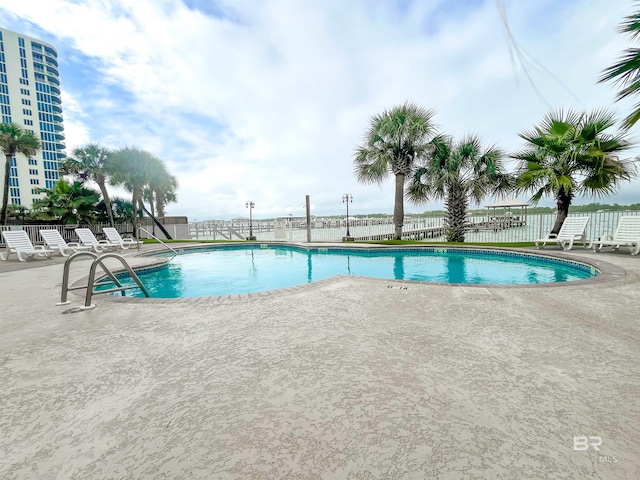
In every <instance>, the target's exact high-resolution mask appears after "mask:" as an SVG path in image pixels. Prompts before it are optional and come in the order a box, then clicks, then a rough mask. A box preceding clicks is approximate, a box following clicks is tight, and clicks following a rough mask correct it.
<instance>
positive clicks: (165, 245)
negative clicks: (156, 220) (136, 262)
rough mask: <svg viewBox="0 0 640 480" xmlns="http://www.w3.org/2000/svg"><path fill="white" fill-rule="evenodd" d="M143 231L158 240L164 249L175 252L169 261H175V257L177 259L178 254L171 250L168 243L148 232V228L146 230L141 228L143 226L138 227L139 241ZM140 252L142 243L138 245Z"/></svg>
mask: <svg viewBox="0 0 640 480" xmlns="http://www.w3.org/2000/svg"><path fill="white" fill-rule="evenodd" d="M141 231H142V232H144V233H146V234H147V235H149V236H151V237H152V238H154V239H156V240H157V241H158V242H160V243H161V244H162V245H163V246H164V247H166V248H168V249H169V250H171V251H172V252H173V257H171V258H170V259H169V261H171V260H173V259H174V257H175V256H176V255H178V252H177V251H176V250H175V249H174V248H171V247H170V246H169V245H167V244H166V243H164V242H163V241H162V240H160V239H159V238H158V237H156V236H155V235H154V234H153V233H151V232H150V231H149V230H147V229H146V228H144V227H141V226H139V227H138V239H140V232H141ZM138 251H140V243H138Z"/></svg>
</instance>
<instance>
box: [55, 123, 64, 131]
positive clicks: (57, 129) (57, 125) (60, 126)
mask: <svg viewBox="0 0 640 480" xmlns="http://www.w3.org/2000/svg"><path fill="white" fill-rule="evenodd" d="M53 129H54V130H55V131H56V132H62V131H63V130H64V127H63V126H62V123H54V124H53Z"/></svg>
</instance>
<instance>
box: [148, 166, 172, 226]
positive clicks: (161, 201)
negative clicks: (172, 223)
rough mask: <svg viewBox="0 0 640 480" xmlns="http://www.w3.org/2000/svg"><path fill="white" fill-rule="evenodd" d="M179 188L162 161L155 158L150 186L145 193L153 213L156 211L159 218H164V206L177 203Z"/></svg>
mask: <svg viewBox="0 0 640 480" xmlns="http://www.w3.org/2000/svg"><path fill="white" fill-rule="evenodd" d="M177 187H178V180H177V179H176V178H175V177H174V176H173V175H171V174H170V173H169V171H168V170H167V167H166V166H165V164H164V162H162V160H160V159H158V158H155V157H154V160H153V162H152V164H151V173H150V176H149V184H148V187H147V188H145V191H144V192H143V197H144V199H145V200H147V202H149V206H150V210H151V213H153V212H154V211H155V212H156V214H157V215H158V217H164V206H165V205H166V204H167V203H169V202H170V201H176V198H177V197H176V192H175V190H176V188H177Z"/></svg>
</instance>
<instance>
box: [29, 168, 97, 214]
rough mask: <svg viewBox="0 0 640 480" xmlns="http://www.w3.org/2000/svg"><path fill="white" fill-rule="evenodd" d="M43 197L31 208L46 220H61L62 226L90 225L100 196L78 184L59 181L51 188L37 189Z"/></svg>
mask: <svg viewBox="0 0 640 480" xmlns="http://www.w3.org/2000/svg"><path fill="white" fill-rule="evenodd" d="M38 193H44V194H45V197H44V198H42V199H40V200H36V201H35V202H33V208H34V209H35V210H38V212H39V215H40V216H41V217H43V218H46V219H53V220H61V221H62V223H64V224H71V223H91V222H94V221H95V219H96V207H97V204H98V201H99V200H100V196H99V195H98V193H97V192H95V191H93V190H90V189H88V188H85V187H84V186H83V185H82V183H80V182H73V183H71V184H70V183H67V182H66V181H65V180H64V179H61V180H59V181H58V182H56V184H55V185H54V186H53V188H50V189H45V188H40V189H38Z"/></svg>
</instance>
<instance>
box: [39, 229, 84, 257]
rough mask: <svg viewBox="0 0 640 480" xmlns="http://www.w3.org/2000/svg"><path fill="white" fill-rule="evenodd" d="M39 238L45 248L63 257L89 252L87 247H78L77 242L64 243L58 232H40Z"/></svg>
mask: <svg viewBox="0 0 640 480" xmlns="http://www.w3.org/2000/svg"><path fill="white" fill-rule="evenodd" d="M40 236H41V237H42V238H43V239H44V243H46V244H47V248H49V249H51V250H54V251H56V252H58V253H59V254H60V255H62V256H63V257H68V256H69V255H71V254H72V253H76V252H82V251H85V252H86V251H87V250H91V249H92V248H93V247H90V246H89V245H80V244H79V243H77V242H70V243H67V242H65V240H64V238H62V235H60V232H59V231H58V230H40Z"/></svg>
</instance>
